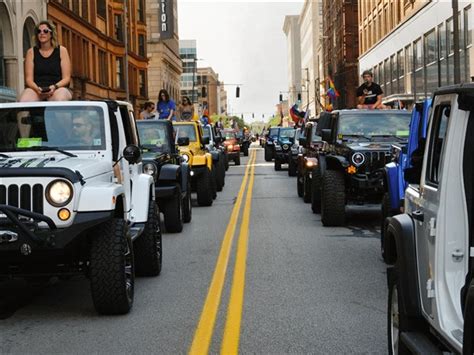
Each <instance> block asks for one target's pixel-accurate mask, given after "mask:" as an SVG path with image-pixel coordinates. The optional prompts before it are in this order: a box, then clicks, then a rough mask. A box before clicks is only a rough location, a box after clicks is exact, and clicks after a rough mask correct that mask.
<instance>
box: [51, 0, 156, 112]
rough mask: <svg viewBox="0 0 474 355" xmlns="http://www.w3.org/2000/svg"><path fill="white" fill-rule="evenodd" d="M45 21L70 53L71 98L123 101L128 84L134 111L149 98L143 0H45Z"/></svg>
mask: <svg viewBox="0 0 474 355" xmlns="http://www.w3.org/2000/svg"><path fill="white" fill-rule="evenodd" d="M125 4H128V5H127V7H125ZM48 19H49V20H51V21H52V22H53V23H54V24H55V25H56V28H57V31H58V38H59V43H60V44H61V45H63V46H65V47H66V48H67V49H68V51H69V54H70V56H71V62H72V81H71V86H70V88H71V89H72V91H73V97H74V99H102V98H110V99H120V100H125V99H126V94H127V87H128V91H129V100H130V102H131V103H132V105H133V106H134V107H135V108H136V110H137V111H138V109H139V107H140V106H141V105H142V104H143V103H144V102H145V101H146V100H147V98H148V93H147V88H148V85H147V63H148V60H147V53H146V50H147V48H146V43H147V41H146V37H147V27H146V16H145V0H130V1H127V2H126V3H124V2H123V1H122V0H96V1H88V0H49V2H48ZM126 41H127V42H128V50H127V51H126V50H125V42H126ZM127 62H128V68H126V63H127ZM125 70H128V82H126V73H125Z"/></svg>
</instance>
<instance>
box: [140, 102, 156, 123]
mask: <svg viewBox="0 0 474 355" xmlns="http://www.w3.org/2000/svg"><path fill="white" fill-rule="evenodd" d="M154 111H155V104H154V103H153V102H151V101H147V102H145V106H144V107H143V111H142V112H140V119H141V120H152V119H154V118H156V114H155V112H154Z"/></svg>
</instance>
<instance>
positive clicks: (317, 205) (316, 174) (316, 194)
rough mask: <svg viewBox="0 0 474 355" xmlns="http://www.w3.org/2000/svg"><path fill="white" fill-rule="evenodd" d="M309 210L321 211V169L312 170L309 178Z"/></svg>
mask: <svg viewBox="0 0 474 355" xmlns="http://www.w3.org/2000/svg"><path fill="white" fill-rule="evenodd" d="M311 210H312V211H313V213H321V169H320V168H319V167H317V168H315V169H314V170H313V177H312V179H311Z"/></svg>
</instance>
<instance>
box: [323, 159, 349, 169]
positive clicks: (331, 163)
mask: <svg viewBox="0 0 474 355" xmlns="http://www.w3.org/2000/svg"><path fill="white" fill-rule="evenodd" d="M349 165H350V164H349V162H348V160H347V159H346V158H344V157H341V156H339V155H326V169H330V170H344V169H345V168H347V167H348V166H349Z"/></svg>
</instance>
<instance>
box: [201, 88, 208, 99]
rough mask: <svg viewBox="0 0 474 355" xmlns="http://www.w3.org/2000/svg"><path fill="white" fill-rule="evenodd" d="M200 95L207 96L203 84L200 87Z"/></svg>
mask: <svg viewBox="0 0 474 355" xmlns="http://www.w3.org/2000/svg"><path fill="white" fill-rule="evenodd" d="M201 97H207V92H206V87H205V86H203V87H202V88H201Z"/></svg>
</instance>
